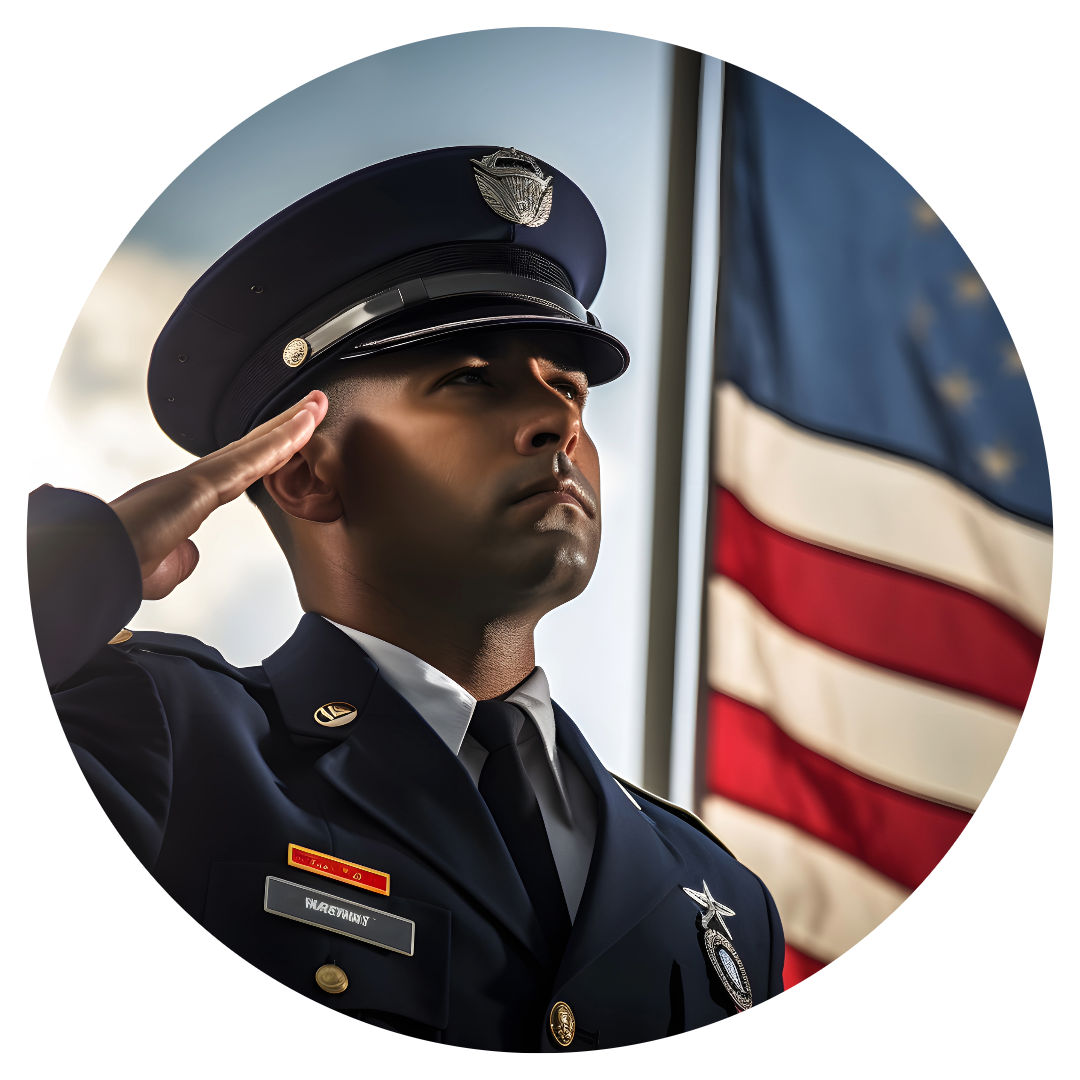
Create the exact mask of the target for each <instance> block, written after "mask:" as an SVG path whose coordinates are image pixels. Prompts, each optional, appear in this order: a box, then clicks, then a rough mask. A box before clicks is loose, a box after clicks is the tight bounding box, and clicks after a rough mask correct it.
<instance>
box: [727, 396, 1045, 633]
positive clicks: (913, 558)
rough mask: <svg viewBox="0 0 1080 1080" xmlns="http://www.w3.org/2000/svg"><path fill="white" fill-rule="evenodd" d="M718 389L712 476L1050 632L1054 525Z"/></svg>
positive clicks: (818, 538)
mask: <svg viewBox="0 0 1080 1080" xmlns="http://www.w3.org/2000/svg"><path fill="white" fill-rule="evenodd" d="M717 394H718V398H717V414H718V417H719V425H718V438H717V446H716V451H717V460H716V461H715V463H714V468H715V471H716V476H717V479H718V480H719V482H720V483H721V484H722V485H723V486H724V487H726V488H728V489H729V490H731V491H732V492H734V494H735V495H737V496H738V498H739V499H740V501H741V502H742V503H743V504H744V505H745V506H746V507H747V508H748V509H749V510H750V511H751V513H753V514H754V515H755V516H756V517H758V518H760V519H761V520H762V521H764V522H766V523H767V524H769V525H772V526H774V527H775V528H777V529H779V530H781V531H782V532H786V533H788V534H790V535H792V536H797V537H801V538H802V539H805V540H810V541H812V542H814V543H817V544H822V545H824V546H826V547H831V548H837V549H839V550H840V551H846V552H850V553H851V554H854V555H861V556H863V557H864V558H869V559H874V560H876V561H878V562H885V563H890V564H892V565H894V566H900V567H903V568H905V569H907V570H913V571H915V572H916V573H918V574H923V575H926V576H928V577H933V578H938V579H939V580H941V581H946V582H949V583H950V584H953V585H957V586H959V587H960V588H962V589H967V590H968V591H970V592H974V593H977V594H979V595H980V596H984V597H985V598H986V599H988V600H990V601H991V602H993V603H995V604H997V605H998V606H999V607H1002V608H1005V609H1006V610H1007V611H1009V612H1011V613H1012V614H1013V615H1015V616H1016V617H1017V618H1018V619H1021V620H1023V621H1024V622H1025V623H1027V624H1028V625H1029V626H1031V627H1032V628H1033V629H1035V630H1036V631H1038V632H1039V633H1042V632H1043V630H1044V628H1045V625H1046V610H1047V605H1048V604H1049V602H1050V569H1051V561H1052V552H1053V540H1052V538H1051V535H1050V533H1049V531H1048V530H1044V529H1041V528H1039V527H1038V526H1035V525H1029V524H1025V523H1024V522H1022V521H1020V520H1018V519H1016V518H1013V517H1011V516H1010V515H1008V514H1006V513H1004V512H1003V511H998V510H995V509H994V508H993V507H991V506H989V505H988V504H987V503H985V502H983V501H982V500H981V499H979V498H978V497H977V496H976V495H974V494H973V493H971V492H970V491H968V490H967V488H965V487H963V486H962V485H961V484H958V483H956V482H954V481H953V480H950V479H949V478H948V477H946V476H944V475H943V474H941V473H939V472H937V471H935V470H934V469H929V468H926V467H924V466H922V465H916V464H913V463H912V462H908V461H905V460H903V459H902V458H897V457H892V456H891V455H888V454H883V453H879V452H877V451H874V450H867V449H863V448H860V447H857V446H854V445H852V444H849V443H842V442H839V441H836V440H832V439H828V438H825V437H822V436H817V435H813V434H811V433H809V432H806V431H803V430H802V429H801V428H797V427H795V426H794V425H792V424H789V423H787V422H785V421H784V420H781V419H780V418H779V417H777V416H775V415H774V414H773V413H770V412H768V411H767V410H765V409H762V408H761V407H759V406H758V405H755V404H754V403H753V402H751V401H750V400H749V399H748V398H747V397H746V396H745V395H744V394H743V393H742V391H741V390H739V389H738V387H736V386H734V385H732V384H731V383H725V384H723V385H722V386H721V387H720V388H719V389H718V391H717ZM722 527H723V526H722V525H721V528H722Z"/></svg>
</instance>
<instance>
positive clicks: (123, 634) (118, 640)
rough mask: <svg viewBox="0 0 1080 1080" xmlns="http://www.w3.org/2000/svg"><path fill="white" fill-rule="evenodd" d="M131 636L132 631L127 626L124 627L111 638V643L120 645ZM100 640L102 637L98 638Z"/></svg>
mask: <svg viewBox="0 0 1080 1080" xmlns="http://www.w3.org/2000/svg"><path fill="white" fill-rule="evenodd" d="M131 636H132V633H131V631H130V630H129V629H128V628H127V627H126V626H125V627H124V629H123V630H121V631H120V633H119V634H117V635H116V637H111V638H109V644H110V645H120V644H122V643H123V642H125V641H127V639H128V638H130V637H131ZM100 640H101V638H98V641H100Z"/></svg>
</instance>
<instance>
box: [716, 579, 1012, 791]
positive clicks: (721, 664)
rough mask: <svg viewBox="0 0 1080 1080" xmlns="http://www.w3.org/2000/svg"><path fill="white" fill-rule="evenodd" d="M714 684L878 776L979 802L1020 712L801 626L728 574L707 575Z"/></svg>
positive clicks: (907, 787) (809, 742)
mask: <svg viewBox="0 0 1080 1080" xmlns="http://www.w3.org/2000/svg"><path fill="white" fill-rule="evenodd" d="M708 642H709V657H708V664H709V669H708V676H709V685H710V686H712V688H713V689H714V690H719V691H721V692H722V693H725V694H730V695H731V696H732V697H736V698H739V699H740V700H741V701H745V702H746V703H747V704H748V705H753V706H755V707H756V708H759V709H761V710H762V712H765V713H768V714H769V716H771V717H772V718H773V720H775V721H776V723H778V724H779V725H780V726H781V727H782V728H783V729H784V730H785V731H786V732H787V733H788V734H789V735H791V737H792V738H794V739H796V740H798V741H799V742H801V743H802V744H803V745H804V746H808V747H810V749H812V750H816V751H817V752H818V753H819V754H823V755H825V756H826V757H829V758H831V759H832V760H834V761H837V762H839V763H840V764H841V765H844V766H846V767H847V768H849V769H852V770H853V771H855V772H858V773H862V774H863V775H864V776H869V777H870V778H871V779H873V780H878V781H880V782H881V783H884V784H888V785H889V786H890V787H896V788H901V789H902V790H904V791H910V792H913V793H914V794H916V795H922V796H925V797H928V798H931V799H936V800H938V801H940V802H946V803H950V804H952V805H954V806H962V807H965V808H966V809H969V810H974V809H975V808H976V807H977V806H978V805H979V802H980V801H981V799H982V797H983V795H985V794H986V789H987V788H988V787H989V786H990V782H991V781H992V780H993V779H994V776H995V774H996V773H997V771H998V767H999V766H1000V765H1001V762H1002V759H1003V758H1004V757H1005V752H1006V751H1007V750H1008V749H1009V743H1010V742H1011V741H1012V737H1013V734H1014V733H1015V731H1016V723H1017V721H1018V720H1019V719H1020V714H1019V713H1017V712H1016V711H1015V710H1013V709H1007V708H1005V706H1003V705H997V704H995V703H993V702H989V701H986V700H985V699H983V698H979V697H973V696H972V695H970V694H963V693H960V692H959V691H956V690H948V689H946V688H944V687H939V686H935V685H933V684H932V683H927V682H922V681H921V680H919V679H912V678H909V677H907V676H905V675H898V674H896V673H895V672H891V671H887V670H886V669H885V668H880V667H876V666H874V665H872V664H866V663H863V662H862V661H861V660H855V659H852V658H851V657H849V656H845V655H844V654H843V653H839V652H836V651H835V650H833V649H829V648H826V647H825V646H824V645H821V644H819V643H818V642H816V641H814V640H812V639H811V638H808V637H804V636H803V635H801V634H797V633H795V631H793V630H791V629H790V628H789V627H787V626H785V625H784V624H783V623H781V622H779V621H778V620H776V619H775V618H773V616H772V615H770V614H769V613H768V612H767V611H766V610H765V609H764V608H763V607H762V606H761V605H760V604H759V603H758V602H757V601H756V600H755V599H754V598H753V597H752V596H751V595H750V594H749V593H748V592H746V590H745V589H743V588H741V587H740V586H739V585H736V584H735V582H733V581H731V580H730V579H729V578H722V577H714V578H713V579H712V580H711V581H710V582H709V634H708Z"/></svg>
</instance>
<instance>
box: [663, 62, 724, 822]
mask: <svg viewBox="0 0 1080 1080" xmlns="http://www.w3.org/2000/svg"><path fill="white" fill-rule="evenodd" d="M723 78H724V65H723V63H722V61H720V60H717V59H715V58H713V57H711V56H705V57H703V58H702V69H701V93H700V104H699V108H698V137H697V161H696V182H695V188H696V193H695V194H696V197H695V201H694V222H693V254H692V260H691V285H690V305H689V316H688V334H687V350H686V388H685V405H684V411H683V444H682V490H681V500H680V501H681V506H680V521H679V557H678V593H677V602H678V606H677V615H676V626H675V664H674V679H673V687H672V730H671V757H670V766H669V768H670V786H669V792H668V798H670V799H671V800H672V801H673V802H676V803H678V804H679V805H681V806H685V807H686V808H687V809H690V810H694V809H696V800H697V794H698V792H697V788H698V787H699V786H700V785H699V784H698V782H697V780H698V776H697V774H698V773H699V772H700V758H701V754H700V753H699V752H698V750H699V744H700V743H701V742H702V739H701V734H702V733H703V731H704V724H705V719H706V717H705V716H704V706H705V704H707V695H706V694H704V693H703V689H704V685H705V678H704V676H705V671H704V668H705V665H704V664H703V663H702V659H703V656H702V646H703V642H704V636H705V635H704V631H705V625H704V623H705V618H704V616H705V591H706V584H707V577H708V567H709V563H710V559H709V543H708V537H709V504H710V497H709V496H710V492H711V491H712V458H713V454H712V445H713V438H714V434H715V433H714V431H713V424H714V422H715V418H714V415H713V402H714V400H715V379H716V363H715V358H716V311H717V294H718V288H719V274H720V186H721V185H720V146H721V127H722V122H723Z"/></svg>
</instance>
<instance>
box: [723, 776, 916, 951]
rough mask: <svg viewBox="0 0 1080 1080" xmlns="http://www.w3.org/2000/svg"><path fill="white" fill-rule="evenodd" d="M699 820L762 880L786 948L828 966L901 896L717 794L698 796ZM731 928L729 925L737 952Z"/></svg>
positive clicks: (835, 853) (812, 840) (811, 840)
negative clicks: (776, 916)
mask: <svg viewBox="0 0 1080 1080" xmlns="http://www.w3.org/2000/svg"><path fill="white" fill-rule="evenodd" d="M702 817H703V818H704V819H705V823H706V824H707V825H708V826H709V828H710V829H712V831H713V832H714V833H716V835H717V836H719V837H720V839H721V840H723V841H724V843H725V844H727V845H728V846H729V847H730V848H731V850H732V852H733V853H734V855H735V858H737V859H738V860H739V862H741V863H743V864H744V865H745V866H747V867H748V868H749V869H750V870H752V871H753V872H754V873H755V874H757V875H758V877H760V878H761V880H762V881H764V882H765V885H766V886H767V888H768V890H769V892H770V893H772V898H773V899H774V900H775V901H776V909H777V911H779V913H780V921H781V922H782V923H783V924H784V938H785V940H786V941H787V942H788V944H790V945H792V946H794V947H795V948H796V949H798V950H800V952H805V953H807V954H808V955H809V956H813V957H815V958H816V959H818V960H824V961H831V960H835V959H836V958H837V957H838V956H839V955H840V954H841V953H843V952H846V951H847V950H848V949H850V948H851V946H852V945H854V944H855V943H856V942H858V941H861V940H862V939H863V938H864V937H866V935H867V934H869V933H870V931H871V930H873V929H874V927H875V926H877V925H878V924H879V923H881V922H882V921H883V920H884V919H886V918H888V916H889V915H891V914H892V913H893V912H894V911H895V910H896V909H897V908H898V907H899V906H900V905H901V904H902V903H903V902H904V900H906V899H907V897H908V890H907V889H905V888H903V886H901V885H897V884H896V882H894V881H890V880H889V878H887V877H885V876H883V875H882V874H879V873H878V872H877V871H876V870H871V869H870V867H868V866H866V865H865V864H864V863H861V862H859V860H858V859H853V858H852V857H851V856H850V855H848V854H846V853H845V852H843V851H839V850H838V849H837V848H834V847H833V846H832V845H831V844H826V843H823V842H822V841H821V840H818V839H817V838H816V837H813V836H809V835H807V834H806V833H804V832H803V831H802V830H801V829H796V828H795V827H794V826H793V825H788V824H787V823H786V822H783V821H779V820H778V819H776V818H774V817H769V816H768V815H767V814H760V813H758V812H757V811H756V810H750V809H749V808H748V807H745V806H741V805H740V804H739V803H735V802H732V801H731V800H730V799H725V798H722V797H721V796H720V795H707V796H706V797H705V800H704V802H703V803H702ZM737 923H738V920H737V919H734V920H732V923H731V929H732V931H733V938H732V940H733V941H734V943H735V948H736V949H737V948H738V947H739V928H738V925H737Z"/></svg>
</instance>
